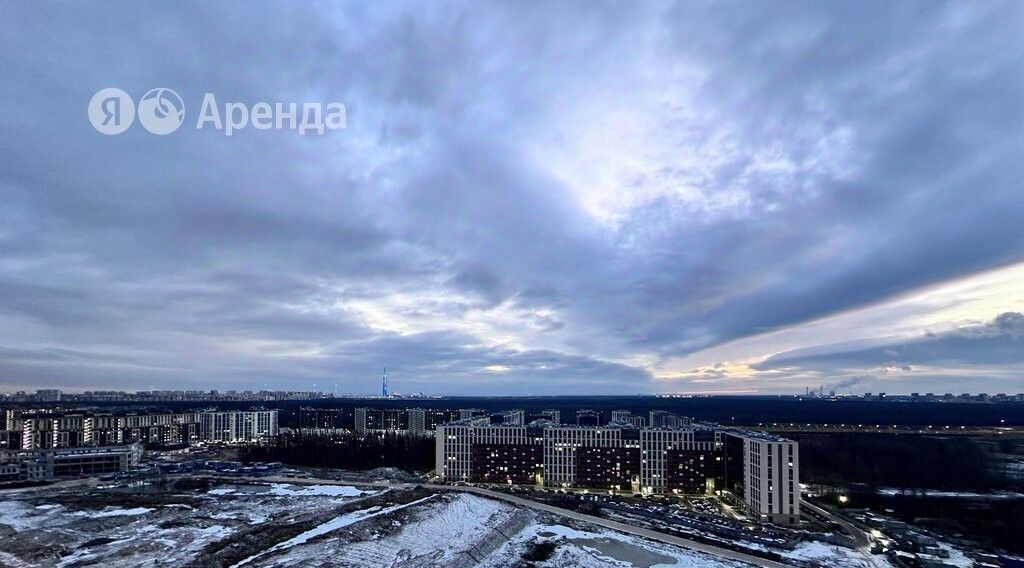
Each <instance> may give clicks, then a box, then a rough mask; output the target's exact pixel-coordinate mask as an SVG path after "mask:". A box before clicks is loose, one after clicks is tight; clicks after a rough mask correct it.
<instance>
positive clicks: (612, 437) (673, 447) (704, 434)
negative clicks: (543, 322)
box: [435, 417, 800, 524]
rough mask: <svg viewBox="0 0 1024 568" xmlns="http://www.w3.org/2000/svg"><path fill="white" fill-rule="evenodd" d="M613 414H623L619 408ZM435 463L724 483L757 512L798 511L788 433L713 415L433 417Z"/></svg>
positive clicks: (497, 475) (483, 478) (715, 489)
mask: <svg viewBox="0 0 1024 568" xmlns="http://www.w3.org/2000/svg"><path fill="white" fill-rule="evenodd" d="M620 418H621V417H620ZM436 444H437V446H436V464H435V465H436V467H437V469H436V471H437V474H438V476H439V477H441V478H442V479H444V480H448V481H478V482H485V483H514V484H536V485H544V486H548V487H559V488H594V489H604V490H612V491H629V492H634V493H645V494H662V493H683V494H700V495H706V494H719V493H721V492H731V493H732V494H733V495H734V496H735V498H736V499H737V500H738V501H739V502H740V503H741V504H742V505H743V507H744V509H745V510H746V511H747V512H749V514H750V515H751V516H753V517H754V518H755V519H757V520H760V521H765V522H771V523H777V524H796V523H798V522H799V517H800V489H799V473H798V472H799V456H798V445H797V443H796V442H792V441H790V440H786V439H783V438H778V437H775V436H769V435H767V434H760V433H756V432H746V431H741V430H735V429H721V428H718V427H717V426H713V425H704V424H694V425H691V426H690V427H684V428H671V427H661V428H635V427H633V426H631V425H630V424H629V423H627V422H625V421H623V420H621V419H620V420H619V421H616V422H611V423H609V424H608V425H606V426H557V425H553V424H552V423H550V422H548V421H545V420H538V421H537V422H534V423H532V425H530V426H523V425H517V424H492V423H491V421H490V419H488V418H477V419H467V420H460V421H457V422H453V423H450V424H445V425H441V426H438V429H437V442H436Z"/></svg>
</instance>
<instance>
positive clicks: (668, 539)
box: [231, 476, 792, 568]
mask: <svg viewBox="0 0 1024 568" xmlns="http://www.w3.org/2000/svg"><path fill="white" fill-rule="evenodd" d="M231 479H234V480H238V479H239V478H231ZM242 480H246V481H257V482H268V481H269V482H272V483H292V484H312V483H315V484H323V485H361V486H369V487H390V488H401V487H405V488H411V487H415V486H417V485H419V486H422V487H427V488H431V489H437V490H443V491H461V492H464V493H473V494H476V495H480V496H483V497H489V498H491V499H498V500H501V501H505V502H508V503H512V504H515V505H519V506H522V507H527V508H530V509H533V510H535V511H543V512H546V513H551V514H553V515H558V516H560V517H565V518H569V519H574V520H577V521H583V522H587V523H591V524H595V525H598V526H601V527H605V528H609V529H612V530H616V531H619V532H624V533H627V534H631V535H634V536H639V537H643V538H647V539H650V540H655V541H658V542H663V543H665V544H671V545H673V546H679V547H682V548H686V549H689V550H694V551H697V552H703V553H705V554H710V555H712V556H717V557H719V558H725V559H728V560H736V561H739V562H745V563H747V564H752V565H754V566H761V567H763V568H792V566H791V565H789V564H783V563H781V562H776V561H774V560H768V559H767V558H759V557H757V556H752V555H750V554H744V553H742V552H736V551H734V550H729V549H727V548H720V547H717V546H712V545H709V544H704V543H702V542H697V541H695V540H690V539H686V538H681V537H677V536H672V535H668V534H665V533H660V532H658V531H653V530H650V529H645V528H640V527H634V526H632V525H627V524H625V523H620V522H617V521H611V520H608V519H603V518H601V517H595V516H593V515H585V514H583V513H578V512H576V511H570V510H569V509H563V508H561V507H555V506H553V505H548V504H546V503H538V502H537V501H532V500H530V499H524V498H522V497H517V496H515V495H509V494H507V493H502V492H500V491H492V490H490V489H484V488H482V487H473V486H468V485H439V484H434V483H388V482H385V481H370V482H367V481H355V480H342V479H315V478H292V477H279V476H268V477H259V478H242Z"/></svg>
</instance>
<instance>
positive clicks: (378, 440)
mask: <svg viewBox="0 0 1024 568" xmlns="http://www.w3.org/2000/svg"><path fill="white" fill-rule="evenodd" d="M240 457H241V459H243V460H245V461H262V462H275V461H276V462H281V463H286V464H289V465H299V466H309V467H330V468H339V469H350V470H364V469H373V468H377V467H396V468H398V469H401V470H404V471H408V472H410V473H423V472H427V471H430V470H431V469H433V468H434V439H433V438H429V437H423V436H405V435H399V434H384V435H379V436H367V437H365V438H363V437H359V436H337V437H319V436H299V435H294V434H281V435H279V436H278V437H277V439H276V443H275V444H273V445H264V446H250V447H247V448H245V449H244V450H243V451H242V453H241V455H240Z"/></svg>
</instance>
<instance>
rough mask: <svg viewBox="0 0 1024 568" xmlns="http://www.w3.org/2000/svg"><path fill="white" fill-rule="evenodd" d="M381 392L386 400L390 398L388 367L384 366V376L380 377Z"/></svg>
mask: <svg viewBox="0 0 1024 568" xmlns="http://www.w3.org/2000/svg"><path fill="white" fill-rule="evenodd" d="M380 391H381V394H382V395H384V398H387V396H388V366H387V365H384V374H383V375H381V377H380Z"/></svg>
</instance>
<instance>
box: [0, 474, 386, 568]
mask: <svg viewBox="0 0 1024 568" xmlns="http://www.w3.org/2000/svg"><path fill="white" fill-rule="evenodd" d="M372 493H374V492H372V491H365V490H361V489H358V488H355V487H349V486H333V485H332V486H309V487H300V486H292V485H284V484H275V485H270V486H267V485H248V486H245V485H231V486H224V487H218V488H214V489H213V490H211V491H208V492H205V491H195V490H182V491H176V490H170V489H168V490H167V491H166V492H164V491H161V490H159V489H154V488H145V489H140V490H139V491H138V492H135V493H133V492H131V491H125V488H123V487H121V488H117V487H109V488H105V489H98V488H92V489H88V488H75V489H70V490H68V489H64V490H58V489H47V488H40V489H37V490H35V491H18V492H4V493H0V566H16V567H21V566H80V565H86V564H89V565H103V566H142V565H146V564H150V565H152V564H153V563H154V562H157V563H159V564H160V565H164V566H174V565H181V564H184V563H186V562H188V561H189V560H190V559H192V558H194V557H195V556H196V555H198V554H199V553H200V551H202V550H203V548H204V547H206V546H207V545H209V544H211V543H214V542H218V541H221V540H223V539H225V538H229V537H231V536H232V535H234V534H236V533H238V531H240V530H242V529H245V528H248V527H251V526H252V525H254V524H258V523H263V522H267V521H271V520H274V519H281V518H289V517H292V516H294V515H311V514H316V513H317V511H321V510H331V509H333V508H336V507H338V506H339V504H343V503H347V502H349V501H351V500H352V499H353V498H356V497H360V496H365V495H369V494H372ZM132 500H138V501H140V503H139V504H127V505H123V506H122V505H121V503H120V501H124V502H127V503H131V502H132Z"/></svg>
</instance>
